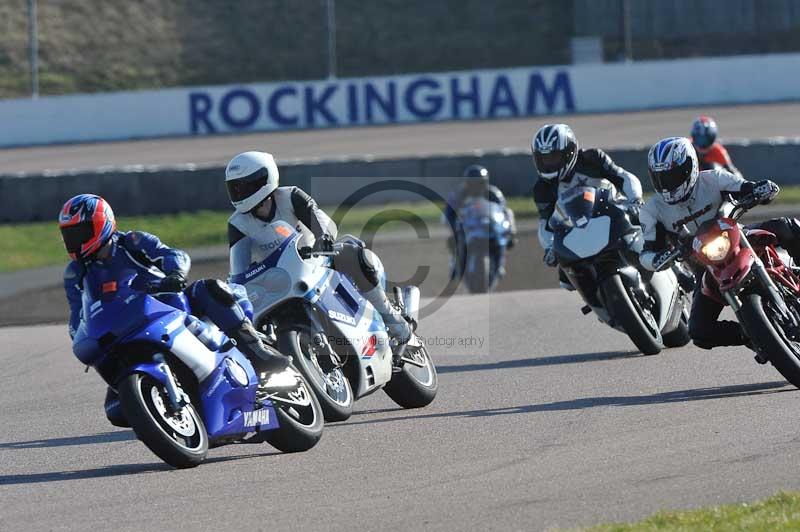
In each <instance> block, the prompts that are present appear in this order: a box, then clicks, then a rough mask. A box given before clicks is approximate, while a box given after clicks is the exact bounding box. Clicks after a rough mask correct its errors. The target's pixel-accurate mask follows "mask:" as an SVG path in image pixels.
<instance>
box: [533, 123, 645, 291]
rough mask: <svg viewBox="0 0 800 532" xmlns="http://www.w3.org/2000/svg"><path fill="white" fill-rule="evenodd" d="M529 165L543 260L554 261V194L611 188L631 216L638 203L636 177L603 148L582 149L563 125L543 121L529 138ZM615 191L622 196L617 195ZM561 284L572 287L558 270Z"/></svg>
mask: <svg viewBox="0 0 800 532" xmlns="http://www.w3.org/2000/svg"><path fill="white" fill-rule="evenodd" d="M531 151H532V153H533V164H534V166H535V167H536V170H537V172H538V173H539V179H538V180H537V181H536V184H535V185H534V187H533V200H534V201H535V202H536V207H537V208H538V210H539V244H541V246H542V249H544V262H545V264H547V265H548V266H551V267H555V266H556V265H557V264H558V261H557V260H556V257H555V254H554V253H553V248H552V246H553V232H552V230H551V229H550V227H549V226H548V222H549V220H550V217H551V216H552V215H553V212H554V211H555V206H556V202H557V201H558V197H559V195H560V194H562V193H563V192H564V191H565V190H569V189H570V188H572V187H577V186H587V185H588V186H592V187H596V188H611V189H612V190H613V191H614V194H615V195H616V196H617V197H618V198H619V200H620V201H624V202H626V203H627V205H628V207H629V211H630V212H631V213H632V214H633V216H634V218H635V217H636V215H637V213H638V208H639V206H640V205H641V203H642V184H641V183H640V182H639V178H638V177H636V176H635V175H633V174H632V173H630V172H628V171H626V170H625V169H623V168H621V167H619V166H617V165H615V164H614V161H612V160H611V157H609V156H608V155H607V154H606V153H605V152H604V151H603V150H601V149H598V148H591V149H588V150H582V149H580V148H579V146H578V140H577V138H575V134H574V133H573V132H572V129H570V127H569V126H567V125H566V124H547V125H544V126H542V127H541V129H539V131H537V132H536V135H534V136H533V139H532V140H531ZM619 193H621V194H623V196H624V197H619ZM559 281H560V282H561V286H562V287H563V288H566V289H568V290H571V289H572V285H571V284H570V283H569V280H568V278H567V277H566V275H564V273H563V272H562V271H561V270H560V269H559Z"/></svg>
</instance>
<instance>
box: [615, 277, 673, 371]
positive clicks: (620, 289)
mask: <svg viewBox="0 0 800 532" xmlns="http://www.w3.org/2000/svg"><path fill="white" fill-rule="evenodd" d="M602 290H603V294H604V295H605V305H606V309H607V310H608V312H609V313H610V314H611V317H612V319H613V320H614V321H615V322H617V323H618V324H619V325H620V326H621V327H622V329H623V330H624V331H625V333H626V334H627V335H628V337H629V338H630V339H631V341H632V342H633V343H634V345H636V347H638V348H639V351H641V352H642V353H643V354H645V355H656V354H658V353H660V352H661V349H663V348H664V343H663V340H662V338H661V331H658V330H656V331H655V332H654V331H653V330H652V329H651V328H650V327H648V326H647V324H646V323H645V321H644V318H643V317H642V315H641V312H642V310H641V309H640V308H639V306H638V305H636V304H635V303H634V302H633V301H632V298H633V295H631V294H630V293H629V292H628V289H627V288H626V287H625V284H624V283H623V282H622V279H621V278H620V276H619V274H615V275H612V276H610V277H608V278H607V279H606V280H605V281H603V283H602Z"/></svg>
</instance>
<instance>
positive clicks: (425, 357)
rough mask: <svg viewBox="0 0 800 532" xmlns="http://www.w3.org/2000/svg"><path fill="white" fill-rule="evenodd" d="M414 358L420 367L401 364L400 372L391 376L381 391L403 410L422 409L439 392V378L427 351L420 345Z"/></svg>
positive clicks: (406, 363)
mask: <svg viewBox="0 0 800 532" xmlns="http://www.w3.org/2000/svg"><path fill="white" fill-rule="evenodd" d="M415 349H418V351H416V355H415V356H414V358H415V359H417V360H418V361H419V362H420V363H421V364H422V367H419V366H415V365H413V364H410V363H408V362H405V363H403V366H402V367H401V368H400V371H398V372H396V373H394V374H393V375H392V380H390V381H389V382H387V383H386V386H384V387H383V391H384V392H386V395H388V396H389V397H390V398H391V399H392V400H393V401H394V402H395V403H397V404H398V405H400V406H402V407H403V408H422V407H423V406H428V405H429V404H431V403H432V402H433V400H434V399H435V398H436V393H437V392H438V391H439V376H438V375H437V373H436V366H434V365H433V360H431V357H430V355H429V354H428V349H427V348H426V347H425V345H422V346H421V347H419V348H415Z"/></svg>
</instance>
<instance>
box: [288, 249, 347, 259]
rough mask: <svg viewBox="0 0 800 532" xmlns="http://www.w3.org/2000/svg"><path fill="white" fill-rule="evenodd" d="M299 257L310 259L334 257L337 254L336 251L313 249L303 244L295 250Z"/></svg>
mask: <svg viewBox="0 0 800 532" xmlns="http://www.w3.org/2000/svg"><path fill="white" fill-rule="evenodd" d="M297 252H298V253H299V254H300V258H301V259H310V258H313V257H335V256H336V255H338V254H339V252H338V251H336V250H333V251H314V248H312V247H310V246H305V247H302V248H300V249H298V250H297Z"/></svg>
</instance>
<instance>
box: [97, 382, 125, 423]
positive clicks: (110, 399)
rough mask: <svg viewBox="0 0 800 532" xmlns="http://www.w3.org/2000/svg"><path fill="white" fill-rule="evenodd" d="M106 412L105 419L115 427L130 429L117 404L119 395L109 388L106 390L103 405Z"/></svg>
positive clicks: (119, 405)
mask: <svg viewBox="0 0 800 532" xmlns="http://www.w3.org/2000/svg"><path fill="white" fill-rule="evenodd" d="M103 406H104V407H105V411H106V418H107V419H108V421H109V422H110V423H111V424H112V425H114V426H115V427H122V428H130V426H131V425H130V423H128V420H127V419H125V414H123V413H122V405H121V404H120V402H119V395H117V392H115V391H114V390H112V389H111V387H109V388H108V389H107V390H106V401H105V404H104V405H103Z"/></svg>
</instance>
